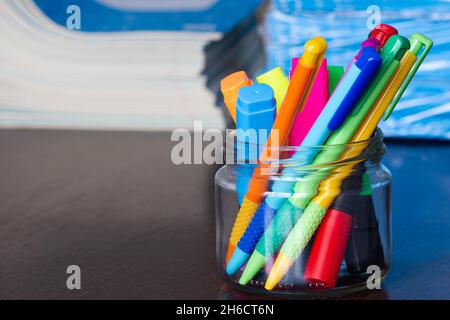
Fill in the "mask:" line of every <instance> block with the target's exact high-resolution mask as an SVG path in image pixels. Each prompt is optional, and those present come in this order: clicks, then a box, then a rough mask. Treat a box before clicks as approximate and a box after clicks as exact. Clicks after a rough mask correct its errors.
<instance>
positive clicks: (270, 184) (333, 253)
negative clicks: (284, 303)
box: [215, 129, 391, 297]
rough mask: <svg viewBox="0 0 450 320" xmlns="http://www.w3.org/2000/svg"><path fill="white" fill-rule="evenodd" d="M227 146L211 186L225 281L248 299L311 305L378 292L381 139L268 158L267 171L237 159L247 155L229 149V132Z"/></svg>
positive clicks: (386, 186) (279, 152)
mask: <svg viewBox="0 0 450 320" xmlns="http://www.w3.org/2000/svg"><path fill="white" fill-rule="evenodd" d="M230 139H231V141H233V143H227V148H226V152H227V161H226V162H227V163H226V165H224V166H223V167H222V168H220V169H219V170H218V172H217V173H216V176H215V187H216V190H215V193H216V233H217V239H216V240H217V259H218V263H219V270H220V273H221V274H222V275H223V277H224V279H225V281H226V282H228V283H230V284H231V285H232V286H233V287H235V288H237V289H239V290H243V291H246V292H250V293H255V294H271V295H289V296H292V295H293V296H310V297H316V296H317V297H322V296H336V295H343V294H348V293H352V292H355V291H360V290H365V289H368V288H370V289H373V288H377V287H378V286H379V284H380V283H381V281H383V279H384V278H385V276H386V275H387V273H388V271H389V268H390V265H391V231H390V216H391V205H390V194H391V190H390V189H391V175H390V172H389V170H388V169H387V168H386V167H385V166H384V165H383V164H382V163H381V158H382V156H383V154H384V153H385V145H384V143H383V134H382V132H381V130H379V129H377V131H376V132H375V133H374V135H373V136H372V138H371V139H369V140H367V141H362V142H357V143H349V144H346V145H325V146H311V147H304V146H302V147H290V146H283V147H277V148H272V149H271V150H270V154H271V157H270V161H266V162H257V161H250V160H249V159H256V158H257V156H256V157H250V156H249V154H248V152H247V153H246V152H244V153H242V152H239V151H238V150H243V149H245V148H247V149H245V150H250V148H249V146H239V145H237V144H236V139H235V132H231V133H228V134H227V141H230ZM259 149H261V148H259ZM230 154H231V155H230ZM243 155H244V156H243ZM255 190H256V191H255ZM258 190H259V191H258ZM237 217H239V219H237ZM236 219H237V220H236Z"/></svg>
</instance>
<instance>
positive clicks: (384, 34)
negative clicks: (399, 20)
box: [369, 24, 398, 47]
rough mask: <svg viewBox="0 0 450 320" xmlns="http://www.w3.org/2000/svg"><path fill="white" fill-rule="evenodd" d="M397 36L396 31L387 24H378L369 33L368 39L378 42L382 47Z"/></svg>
mask: <svg viewBox="0 0 450 320" xmlns="http://www.w3.org/2000/svg"><path fill="white" fill-rule="evenodd" d="M395 34H398V31H397V29H395V28H394V27H392V26H390V25H388V24H379V25H377V26H376V27H375V28H374V29H373V30H372V31H370V33H369V38H371V39H377V40H379V41H380V43H381V46H382V47H384V45H385V44H386V42H387V41H388V40H389V38H390V37H391V36H393V35H395Z"/></svg>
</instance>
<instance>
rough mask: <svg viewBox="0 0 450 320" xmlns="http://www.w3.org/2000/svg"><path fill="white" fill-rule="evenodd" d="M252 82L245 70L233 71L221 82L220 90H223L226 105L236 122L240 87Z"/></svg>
mask: <svg viewBox="0 0 450 320" xmlns="http://www.w3.org/2000/svg"><path fill="white" fill-rule="evenodd" d="M252 84H253V82H252V80H250V79H249V78H248V76H247V74H246V73H245V71H238V72H235V73H232V74H230V75H229V76H227V77H225V78H223V79H222V81H221V82H220V91H222V94H223V99H224V102H225V105H226V106H227V109H228V112H229V113H230V115H231V118H233V121H234V123H236V101H237V98H238V92H239V89H240V88H242V87H246V86H250V85H252Z"/></svg>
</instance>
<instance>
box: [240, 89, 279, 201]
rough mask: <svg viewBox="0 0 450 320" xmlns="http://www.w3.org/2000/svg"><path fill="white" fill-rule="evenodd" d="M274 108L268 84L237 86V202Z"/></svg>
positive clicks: (271, 92)
mask: <svg viewBox="0 0 450 320" xmlns="http://www.w3.org/2000/svg"><path fill="white" fill-rule="evenodd" d="M275 112H276V110H275V98H274V92H273V90H272V88H271V87H269V86H268V85H265V84H255V85H251V86H246V87H242V88H241V89H240V90H239V93H238V99H237V103H236V142H237V143H236V146H237V148H236V149H237V164H238V166H237V168H236V173H237V177H236V192H237V195H238V201H239V204H241V203H242V201H243V198H244V196H245V194H246V192H247V188H248V184H249V182H250V178H251V176H252V174H253V169H254V167H255V165H254V164H255V163H256V161H257V159H258V157H259V153H260V152H259V151H260V147H259V146H263V145H264V144H265V143H266V142H267V138H268V136H269V133H270V130H271V129H272V126H273V122H274V120H275ZM263 130H264V131H263ZM247 161H248V162H249V163H247ZM252 163H253V164H252Z"/></svg>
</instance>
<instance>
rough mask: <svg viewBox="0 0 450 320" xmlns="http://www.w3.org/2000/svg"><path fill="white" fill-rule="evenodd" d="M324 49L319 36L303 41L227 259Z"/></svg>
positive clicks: (259, 197) (254, 206)
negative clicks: (273, 152) (298, 61)
mask: <svg viewBox="0 0 450 320" xmlns="http://www.w3.org/2000/svg"><path fill="white" fill-rule="evenodd" d="M326 48H327V43H326V41H325V39H323V38H321V37H315V38H313V39H311V40H309V41H308V42H307V43H306V44H305V52H304V53H303V56H302V58H301V61H300V63H299V65H298V66H297V69H296V71H295V72H294V75H293V77H292V80H291V82H290V84H289V87H288V90H287V92H286V96H285V98H284V100H283V103H282V105H281V108H280V112H279V114H278V116H277V117H276V119H275V123H274V125H273V128H272V130H271V132H270V135H269V139H268V141H267V144H266V146H265V147H264V149H263V151H262V153H261V155H260V158H259V163H261V165H260V166H259V167H257V168H256V169H255V170H254V172H253V175H252V178H251V180H250V183H249V188H248V192H247V194H246V196H245V198H244V201H243V202H242V205H241V208H240V209H239V212H238V214H237V217H236V220H235V222H234V225H233V229H232V231H231V235H230V241H229V246H228V253H227V261H228V259H229V258H230V257H231V254H232V253H233V251H234V248H235V247H236V245H237V243H238V241H239V239H240V238H241V237H242V235H243V234H244V231H245V230H246V229H247V226H248V224H249V223H250V220H251V219H252V217H253V215H254V213H255V211H256V209H257V208H258V206H259V203H260V202H261V200H262V197H263V193H264V192H265V191H266V189H267V184H268V178H269V176H268V175H265V174H263V172H262V171H261V170H262V169H263V168H266V167H267V164H266V163H267V162H269V161H270V159H271V148H272V147H274V146H279V145H284V144H285V143H286V142H287V139H288V136H289V131H290V129H291V126H292V123H293V121H294V116H295V115H296V114H297V112H299V111H301V110H303V107H304V104H305V102H306V97H307V96H308V94H309V91H310V89H311V85H312V83H313V82H314V79H315V77H316V74H317V70H318V67H319V65H320V63H321V62H322V59H323V56H324V54H325V51H326Z"/></svg>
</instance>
